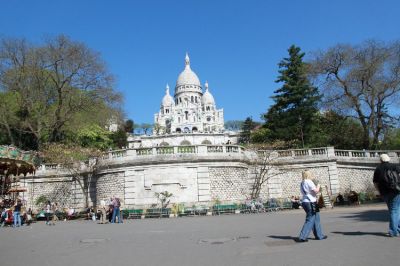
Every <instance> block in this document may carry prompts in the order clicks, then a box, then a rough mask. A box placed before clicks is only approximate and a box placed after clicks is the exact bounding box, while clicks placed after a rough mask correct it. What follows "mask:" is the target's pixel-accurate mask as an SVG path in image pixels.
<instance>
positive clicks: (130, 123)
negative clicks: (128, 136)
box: [124, 119, 135, 133]
mask: <svg viewBox="0 0 400 266" xmlns="http://www.w3.org/2000/svg"><path fill="white" fill-rule="evenodd" d="M124 130H125V132H126V133H133V130H135V123H134V122H133V120H132V119H128V120H126V121H125V125H124Z"/></svg>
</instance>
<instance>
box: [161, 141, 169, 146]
mask: <svg viewBox="0 0 400 266" xmlns="http://www.w3.org/2000/svg"><path fill="white" fill-rule="evenodd" d="M160 146H169V143H168V142H165V141H163V142H161V143H160Z"/></svg>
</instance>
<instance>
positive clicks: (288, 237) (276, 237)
mask: <svg viewBox="0 0 400 266" xmlns="http://www.w3.org/2000/svg"><path fill="white" fill-rule="evenodd" d="M268 237H269V238H274V239H284V240H293V241H296V240H297V237H294V236H274V235H273V236H268Z"/></svg>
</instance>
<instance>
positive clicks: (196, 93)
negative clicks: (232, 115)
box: [154, 54, 224, 134]
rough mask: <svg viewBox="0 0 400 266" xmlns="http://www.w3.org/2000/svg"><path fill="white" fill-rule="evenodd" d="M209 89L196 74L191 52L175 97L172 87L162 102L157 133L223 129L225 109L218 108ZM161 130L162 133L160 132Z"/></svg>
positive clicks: (180, 77) (157, 122)
mask: <svg viewBox="0 0 400 266" xmlns="http://www.w3.org/2000/svg"><path fill="white" fill-rule="evenodd" d="M204 87H205V91H204V92H203V89H202V87H201V83H200V80H199V78H198V77H197V75H196V73H194V72H193V71H192V69H191V68H190V59H189V56H188V54H186V58H185V69H184V70H183V71H182V73H181V74H179V76H178V80H177V81H176V86H175V94H174V98H172V96H171V95H170V94H169V86H168V85H167V89H166V92H165V96H164V98H163V99H162V102H161V108H160V111H159V112H158V113H157V114H155V115H154V124H155V125H158V126H159V130H155V131H154V134H159V133H160V131H161V132H164V133H168V134H170V133H182V132H183V133H196V132H200V133H202V132H210V133H214V132H219V133H221V132H223V131H224V111H223V109H217V107H216V105H215V101H214V97H213V96H212V94H211V93H210V91H209V88H208V83H207V82H206V83H205V84H204ZM157 131H158V132H157Z"/></svg>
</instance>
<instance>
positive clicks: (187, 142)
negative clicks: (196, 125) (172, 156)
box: [180, 139, 192, 146]
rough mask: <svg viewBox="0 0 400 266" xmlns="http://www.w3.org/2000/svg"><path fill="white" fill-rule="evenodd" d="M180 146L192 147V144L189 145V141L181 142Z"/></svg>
mask: <svg viewBox="0 0 400 266" xmlns="http://www.w3.org/2000/svg"><path fill="white" fill-rule="evenodd" d="M180 145H185V146H187V145H192V143H190V141H188V140H186V139H185V140H182V141H181V144H180Z"/></svg>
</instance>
